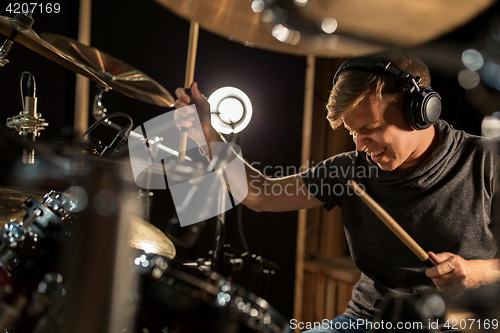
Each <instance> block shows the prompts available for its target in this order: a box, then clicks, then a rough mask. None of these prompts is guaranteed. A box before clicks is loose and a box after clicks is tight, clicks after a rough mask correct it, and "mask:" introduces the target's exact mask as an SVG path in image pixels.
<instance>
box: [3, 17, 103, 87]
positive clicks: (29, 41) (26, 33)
mask: <svg viewBox="0 0 500 333" xmlns="http://www.w3.org/2000/svg"><path fill="white" fill-rule="evenodd" d="M18 22H19V21H17V20H15V19H12V18H9V17H6V16H0V33H2V34H3V35H5V36H6V37H9V36H10V35H11V34H12V31H13V29H15V30H17V31H18V32H19V34H18V35H17V36H16V38H15V39H14V43H20V44H21V45H24V46H26V47H27V48H29V49H30V50H32V51H35V52H36V53H38V54H41V55H42V56H44V57H45V58H47V59H50V60H52V61H54V62H55V63H57V64H59V65H62V66H64V67H66V68H67V69H69V70H71V71H73V72H75V73H78V74H80V75H83V76H85V77H87V78H89V79H91V80H92V81H94V82H97V83H99V84H101V85H103V86H104V87H107V84H106V83H105V82H104V81H103V80H101V79H100V78H99V77H97V76H96V75H94V74H93V73H91V72H90V71H88V70H87V69H85V68H84V67H83V66H82V65H81V64H80V63H79V62H78V61H77V60H75V59H74V58H72V57H71V56H69V55H67V54H65V53H62V52H61V51H59V50H58V49H56V48H55V47H53V46H52V45H50V44H49V43H47V42H46V41H44V40H43V39H41V38H40V37H39V36H38V35H37V34H36V33H35V31H33V30H32V29H25V28H23V27H22V26H21V25H19V23H18ZM7 58H8V55H7Z"/></svg>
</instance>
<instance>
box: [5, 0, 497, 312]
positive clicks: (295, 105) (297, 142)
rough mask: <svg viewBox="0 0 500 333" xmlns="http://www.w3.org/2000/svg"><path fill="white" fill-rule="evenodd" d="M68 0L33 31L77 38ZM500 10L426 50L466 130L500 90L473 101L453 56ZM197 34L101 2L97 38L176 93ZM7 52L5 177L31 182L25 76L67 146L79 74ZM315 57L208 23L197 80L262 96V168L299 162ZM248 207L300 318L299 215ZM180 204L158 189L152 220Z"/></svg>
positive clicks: (199, 251)
mask: <svg viewBox="0 0 500 333" xmlns="http://www.w3.org/2000/svg"><path fill="white" fill-rule="evenodd" d="M39 3H44V4H45V3H47V2H46V1H40V2H39ZM59 3H60V4H61V8H62V11H61V13H59V14H46V13H44V14H40V13H36V12H35V13H34V18H35V23H34V25H33V29H34V30H35V31H36V32H37V33H38V34H40V33H42V32H52V33H56V34H60V35H63V36H66V37H70V38H74V39H76V38H77V21H78V2H77V1H70V0H66V1H59ZM0 4H1V6H0V15H5V16H9V17H13V16H14V15H13V14H11V13H8V12H6V8H7V5H8V4H9V2H6V1H0ZM498 12H499V6H498V4H495V5H494V7H493V8H492V9H490V10H489V11H488V12H486V13H485V14H483V15H482V16H481V17H479V18H477V19H475V20H474V21H473V22H471V23H470V24H468V25H466V26H464V27H463V28H460V29H458V30H457V31H455V32H452V33H451V34H449V35H447V36H444V37H442V38H440V39H439V40H437V41H434V42H432V43H428V44H427V45H424V47H423V48H419V49H417V52H419V51H420V52H421V54H422V57H423V60H424V61H426V62H428V63H429V66H430V70H431V73H432V76H433V88H434V89H435V90H436V91H438V92H439V93H440V94H441V96H442V98H443V114H442V118H443V119H445V120H447V121H448V122H450V123H451V124H452V125H453V126H455V127H456V128H458V129H463V130H466V131H468V132H470V133H474V134H480V126H481V121H482V119H483V117H484V115H486V114H491V113H493V112H494V111H497V110H496V108H497V105H498V103H496V100H497V92H496V91H494V90H493V89H490V88H488V87H486V86H482V85H481V86H480V88H478V89H481V93H483V95H484V96H485V97H484V98H482V99H481V102H480V103H477V102H476V103H473V104H474V106H472V105H471V103H469V101H470V98H471V95H472V96H474V95H475V96H477V95H478V94H479V93H480V92H478V91H477V90H476V91H473V92H469V93H466V92H465V91H464V90H463V89H462V88H461V87H460V85H459V84H458V82H457V75H458V71H459V70H461V69H464V67H463V66H462V67H452V68H450V67H449V66H448V65H449V63H450V62H449V59H450V57H451V58H452V59H454V60H455V61H458V63H460V56H461V55H460V54H461V52H462V51H463V50H465V49H467V48H470V47H478V48H486V46H485V43H486V40H487V39H488V38H489V37H488V35H489V33H490V30H488V26H489V25H490V23H491V20H490V19H491V18H494V17H496V15H497V14H498ZM188 31H189V23H188V22H186V21H185V20H183V19H181V18H178V17H176V16H175V15H173V14H171V13H170V12H169V11H167V10H166V9H164V8H163V7H161V6H159V5H158V4H157V3H155V2H153V1H144V0H103V1H94V2H93V4H92V37H91V45H92V46H93V47H95V48H97V49H99V50H101V51H104V52H106V53H108V54H110V55H112V56H114V57H116V58H118V59H120V60H122V61H123V62H125V63H127V64H129V65H131V66H133V67H135V68H137V69H139V70H141V71H142V72H144V73H145V74H147V75H149V76H150V77H151V78H153V79H154V80H156V81H157V82H158V83H159V84H161V85H162V86H163V87H165V88H166V89H167V90H168V91H169V92H170V93H172V94H174V91H175V89H176V88H177V87H180V86H182V85H183V84H184V75H185V67H186V55H187V41H188ZM0 37H1V36H0ZM3 40H4V39H2V40H1V42H3ZM443 45H444V47H443ZM443 50H445V51H446V52H443ZM424 51H425V52H424ZM445 53H446V54H445ZM489 54H490V56H491V58H492V60H493V61H495V60H496V59H498V56H497V55H496V53H494V52H490V53H489ZM7 58H8V59H9V60H10V63H9V64H8V65H6V66H5V67H3V68H0V82H1V86H0V113H1V117H0V118H1V119H3V120H2V121H1V122H0V123H2V125H1V128H0V130H1V132H0V133H1V136H2V138H3V140H2V146H1V148H2V155H3V157H2V159H1V164H0V166H1V168H2V176H1V180H2V184H16V183H18V182H21V183H22V182H24V183H26V180H27V179H30V176H29V174H28V172H29V170H28V171H26V172H25V171H23V170H24V169H23V170H21V172H19V170H20V169H19V168H20V166H19V163H18V162H19V159H20V155H21V152H20V148H19V147H18V146H17V145H16V144H13V143H12V140H15V139H16V138H17V137H18V135H17V133H15V132H13V130H11V129H8V128H6V127H5V120H6V118H7V117H12V116H14V115H17V114H18V113H19V111H21V99H20V93H19V76H20V74H21V73H22V72H23V71H29V72H31V73H32V74H33V75H34V76H35V77H36V82H37V97H38V112H40V113H42V115H43V117H44V118H45V119H46V120H47V122H48V123H49V124H50V125H49V127H48V128H47V129H46V130H44V131H43V132H42V133H41V136H40V138H39V139H38V141H39V142H45V143H49V144H53V143H58V144H59V143H60V144H63V145H64V144H69V143H70V142H71V139H72V136H71V131H70V130H71V127H72V124H73V108H74V98H75V93H74V91H75V83H74V79H75V74H74V73H72V72H71V71H69V70H66V69H65V68H63V67H62V66H60V65H58V64H56V63H54V62H52V61H50V60H47V59H45V58H44V57H42V56H40V55H38V54H36V53H35V52H33V51H31V50H29V49H27V48H26V47H24V46H22V45H19V44H15V45H14V47H13V48H12V50H11V52H10V53H9V55H8V57H7ZM305 63H306V59H305V57H301V56H292V55H286V54H278V53H274V52H270V51H265V50H260V49H255V48H250V47H245V46H243V45H240V44H237V43H234V42H230V41H229V40H226V39H225V38H223V37H219V36H216V35H213V34H211V33H209V32H206V31H204V30H203V29H201V30H200V36H199V44H198V54H197V63H196V71H195V81H197V82H198V83H199V87H200V89H201V90H202V91H203V92H204V94H205V95H207V96H209V95H210V94H211V93H212V92H213V91H215V90H216V89H218V88H220V87H223V86H234V87H237V88H239V89H241V90H243V91H244V92H246V94H247V95H248V96H249V98H250V99H251V101H252V103H253V107H254V115H253V118H252V121H251V122H250V124H249V126H248V127H247V128H246V129H245V130H244V131H243V132H242V134H241V135H240V137H239V141H238V143H239V145H240V146H241V147H242V151H243V156H244V157H245V158H246V159H247V160H248V161H250V162H258V163H260V165H261V168H263V167H264V166H273V167H280V166H281V167H287V166H295V167H297V168H298V167H299V164H300V147H301V140H302V138H301V131H302V110H303V95H304V75H305ZM95 92H96V87H95V85H94V83H91V91H90V105H92V100H93V97H94V94H95ZM325 103H326V101H325ZM103 104H104V105H105V107H106V108H107V109H108V113H112V112H124V113H127V114H129V115H130V116H131V117H132V118H133V120H134V124H135V126H138V125H140V124H141V123H143V122H145V121H147V120H149V119H151V118H154V117H156V116H158V115H161V114H163V113H165V112H167V111H169V110H170V109H168V108H163V107H158V106H155V105H151V104H147V103H144V102H141V101H138V100H135V99H132V98H130V97H127V96H124V95H122V94H120V93H117V92H115V91H110V92H108V93H106V94H105V95H104V98H103ZM91 119H92V118H91ZM90 122H93V120H90ZM135 126H134V127H135ZM95 135H97V136H99V138H100V139H101V140H102V141H103V142H104V143H105V144H109V141H108V140H111V139H112V138H113V137H114V135H115V132H114V130H112V129H108V128H103V129H99V131H96V134H95ZM325 157H326V156H325ZM273 170H275V169H273ZM23 172H25V173H23ZM28 183H29V182H28ZM50 189H52V188H50ZM55 189H56V190H64V189H57V188H55ZM239 209H241V216H242V226H243V230H244V234H245V236H246V240H247V242H248V246H249V249H250V251H251V253H254V254H257V255H262V256H263V257H264V258H266V259H268V260H271V261H273V262H275V263H276V264H277V265H279V266H280V269H279V270H278V271H277V273H276V275H275V276H274V277H273V278H272V279H271V283H270V289H269V291H268V293H265V295H262V296H264V297H265V298H267V299H268V300H269V302H270V303H271V305H272V306H273V307H275V308H276V309H278V310H279V311H280V312H281V313H282V314H284V315H285V316H286V317H289V318H291V317H292V311H293V288H294V274H295V242H296V224H297V222H296V220H297V213H296V212H288V213H256V212H253V211H251V210H249V209H247V208H246V207H243V206H239ZM173 211H174V210H173V207H172V202H171V199H170V195H169V193H168V191H155V195H154V201H153V207H152V215H153V218H152V222H153V223H154V224H155V225H157V226H159V227H160V228H163V229H164V230H165V228H167V226H168V225H169V220H170V219H171V218H172V216H173ZM214 224H215V222H214V221H208V222H207V224H206V226H205V228H204V229H203V233H202V236H201V238H200V240H199V242H198V244H197V245H196V246H195V247H194V248H192V249H190V250H189V251H185V253H183V254H184V255H185V256H186V257H187V258H189V259H195V258H196V257H199V256H205V255H206V253H207V251H209V250H210V249H211V248H212V243H213V235H214ZM227 224H228V237H227V241H228V243H231V244H232V245H233V246H234V248H235V249H237V250H241V251H243V250H244V247H243V244H242V241H241V239H240V236H239V231H238V223H237V210H236V209H233V210H231V211H229V212H228V213H227ZM250 276H251V270H250V268H249V267H245V270H244V271H243V272H240V273H237V274H235V277H234V278H235V281H236V282H238V283H240V284H242V285H244V286H245V287H247V288H249V289H250V288H251V286H252V279H251V278H250Z"/></svg>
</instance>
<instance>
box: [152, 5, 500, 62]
mask: <svg viewBox="0 0 500 333" xmlns="http://www.w3.org/2000/svg"><path fill="white" fill-rule="evenodd" d="M156 2H158V3H159V4H161V5H162V6H164V7H166V8H167V9H169V10H171V11H172V12H174V13H175V14H177V15H179V16H180V17H183V18H185V19H186V20H190V21H196V22H198V23H199V24H200V27H202V28H203V29H206V30H208V31H210V32H213V33H216V34H218V35H221V36H224V37H227V38H229V39H230V40H234V41H237V42H240V43H243V44H245V45H249V46H255V47H259V48H263V49H267V50H272V51H277V52H284V53H291V54H298V55H307V54H313V55H316V56H321V57H350V56H352V55H356V54H358V55H360V54H366V53H371V52H375V51H378V50H380V49H382V48H385V47H387V46H402V47H410V46H415V45H418V44H422V43H425V42H427V41H430V40H432V39H434V38H437V37H439V36H441V35H443V34H445V33H447V32H450V31H452V30H453V29H455V28H457V27H459V26H460V25H462V24H465V23H466V22H468V21H470V20H471V19H472V18H474V17H475V16H477V15H478V14H479V13H481V12H482V11H484V10H486V9H487V8H488V7H489V6H491V5H492V4H493V3H494V0H476V1H469V0H441V1H434V0H420V1H407V0H385V1H379V0H335V1H332V0H308V1H293V0H282V1H281V2H280V1H275V2H274V3H285V4H287V5H288V6H299V5H300V4H302V5H303V7H302V8H300V9H298V8H294V10H295V11H298V10H300V12H301V13H300V18H301V20H302V22H299V23H311V22H318V24H319V22H321V21H320V20H322V19H324V18H334V19H335V20H336V21H337V24H338V28H337V30H336V31H335V33H333V34H332V35H330V37H329V38H328V41H327V42H323V43H321V44H319V43H314V42H313V41H314V38H301V39H300V41H299V42H298V43H297V44H296V45H290V44H285V43H282V42H280V41H278V40H277V39H276V38H274V37H273V36H272V33H271V30H272V26H271V25H269V24H266V23H264V22H262V19H261V17H262V15H264V12H265V11H264V12H262V13H256V12H254V11H253V10H252V8H251V5H252V0H221V1H206V0H183V1H179V0H156ZM296 4H297V5H296ZM284 15H286V13H285V14H284ZM316 45H318V46H319V47H316Z"/></svg>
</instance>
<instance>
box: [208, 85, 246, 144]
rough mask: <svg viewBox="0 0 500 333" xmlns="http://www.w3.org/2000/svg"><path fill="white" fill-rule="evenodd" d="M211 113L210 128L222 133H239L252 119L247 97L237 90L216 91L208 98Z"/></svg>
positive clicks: (224, 88) (222, 89) (223, 89)
mask: <svg viewBox="0 0 500 333" xmlns="http://www.w3.org/2000/svg"><path fill="white" fill-rule="evenodd" d="M208 103H210V112H211V113H212V126H213V128H214V129H215V130H217V131H219V132H221V133H223V134H229V133H233V132H234V133H238V132H241V131H242V130H243V129H244V128H245V127H247V125H248V124H249V123H250V119H251V118H252V103H251V102H250V99H249V98H248V96H247V95H246V94H245V93H244V92H243V91H241V90H240V89H238V88H234V87H223V88H220V89H217V90H216V91H214V92H213V94H212V95H210V97H209V98H208Z"/></svg>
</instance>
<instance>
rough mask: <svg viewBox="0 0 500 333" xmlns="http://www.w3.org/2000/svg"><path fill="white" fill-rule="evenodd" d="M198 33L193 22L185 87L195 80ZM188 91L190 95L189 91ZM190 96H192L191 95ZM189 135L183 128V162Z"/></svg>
mask: <svg viewBox="0 0 500 333" xmlns="http://www.w3.org/2000/svg"><path fill="white" fill-rule="evenodd" d="M198 32H199V25H198V22H194V21H192V22H191V25H190V27H189V44H188V54H187V62H186V77H185V80H184V87H186V88H188V89H189V87H191V84H192V83H193V80H194V67H195V64H196V49H197V47H198ZM188 89H186V90H187V91H186V92H188V94H189V90H188ZM189 95H190V94H189ZM187 134H188V128H187V127H181V137H180V140H179V156H178V161H179V162H182V161H184V159H185V158H186V145H187Z"/></svg>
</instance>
